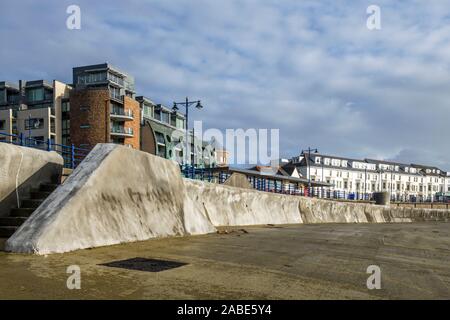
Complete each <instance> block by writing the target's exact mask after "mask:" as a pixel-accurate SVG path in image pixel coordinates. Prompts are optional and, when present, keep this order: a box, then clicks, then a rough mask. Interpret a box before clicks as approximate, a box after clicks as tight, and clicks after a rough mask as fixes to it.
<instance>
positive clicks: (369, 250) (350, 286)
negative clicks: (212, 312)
mask: <svg viewBox="0 0 450 320" xmlns="http://www.w3.org/2000/svg"><path fill="white" fill-rule="evenodd" d="M245 230H246V231H247V232H248V233H245V232H243V231H234V232H232V233H229V234H212V235H207V236H197V237H189V238H173V239H160V240H151V241H146V242H140V243H132V244H126V245H119V246H113V247H105V248H98V249H92V250H84V251H78V252H75V253H69V254H64V255H50V256H47V257H38V256H24V255H13V254H7V253H4V252H0V298H1V299H5V298H26V299H32V298H50V299H59V298H84V299H94V298H100V299H102V298H110V299H116V298H118V299H142V298H144V299H166V298H175V299H177V298H182V299H206V298H212V299H255V298H257V299H333V298H338V299H366V298H368V299H400V298H407V299H410V298H418V299H430V298H440V299H450V224H449V223H421V224H417V223H416V224H358V225H356V224H346V225H344V224H339V225H336V224H333V225H295V226H292V225H291V226H282V227H271V226H265V227H251V228H248V227H246V228H245ZM136 257H140V258H149V259H166V260H172V261H178V262H183V263H187V265H185V266H182V267H179V268H175V269H171V270H166V271H162V272H158V273H154V272H144V271H135V270H126V269H119V268H111V267H107V266H101V265H100V264H104V263H109V262H113V261H117V260H125V259H130V258H136ZM74 264H75V265H79V266H80V268H81V287H82V288H81V290H68V289H67V287H66V280H67V277H68V276H69V275H68V274H66V269H67V267H68V266H69V265H74ZM373 264H375V265H379V266H380V268H381V270H382V284H381V285H382V289H381V290H372V291H369V290H368V289H367V287H366V280H367V277H368V276H369V275H368V274H366V269H367V267H368V266H369V265H373Z"/></svg>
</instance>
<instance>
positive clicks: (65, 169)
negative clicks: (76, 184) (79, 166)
mask: <svg viewBox="0 0 450 320" xmlns="http://www.w3.org/2000/svg"><path fill="white" fill-rule="evenodd" d="M72 172H73V169H69V168H63V172H62V174H63V176H70V174H71V173H72Z"/></svg>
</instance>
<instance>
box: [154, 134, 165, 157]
mask: <svg viewBox="0 0 450 320" xmlns="http://www.w3.org/2000/svg"><path fill="white" fill-rule="evenodd" d="M155 135H156V142H157V145H158V151H157V155H158V156H160V157H162V158H165V157H166V141H165V140H164V135H163V134H162V133H159V132H155Z"/></svg>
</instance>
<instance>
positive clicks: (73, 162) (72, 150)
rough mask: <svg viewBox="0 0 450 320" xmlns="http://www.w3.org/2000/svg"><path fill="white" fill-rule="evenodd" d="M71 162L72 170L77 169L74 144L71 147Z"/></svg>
mask: <svg viewBox="0 0 450 320" xmlns="http://www.w3.org/2000/svg"><path fill="white" fill-rule="evenodd" d="M70 156H71V157H70V160H71V166H72V169H75V146H74V144H73V143H72V146H71V148H70Z"/></svg>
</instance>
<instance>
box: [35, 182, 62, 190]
mask: <svg viewBox="0 0 450 320" xmlns="http://www.w3.org/2000/svg"><path fill="white" fill-rule="evenodd" d="M58 186H59V185H58V184H56V183H42V184H41V185H40V186H39V191H46V192H53V191H55V189H56V188H58Z"/></svg>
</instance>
